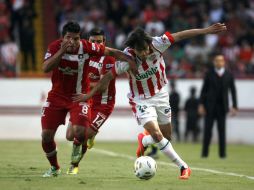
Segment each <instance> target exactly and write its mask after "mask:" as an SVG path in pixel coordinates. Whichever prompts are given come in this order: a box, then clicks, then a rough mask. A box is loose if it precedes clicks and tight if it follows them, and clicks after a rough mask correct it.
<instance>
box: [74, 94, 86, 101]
mask: <svg viewBox="0 0 254 190" xmlns="http://www.w3.org/2000/svg"><path fill="white" fill-rule="evenodd" d="M71 99H72V101H73V102H85V101H86V100H88V99H89V97H88V96H87V94H74V95H73V96H72V97H71Z"/></svg>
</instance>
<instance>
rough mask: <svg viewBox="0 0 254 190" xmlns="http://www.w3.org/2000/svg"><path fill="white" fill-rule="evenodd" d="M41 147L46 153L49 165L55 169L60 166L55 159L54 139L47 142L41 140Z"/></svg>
mask: <svg viewBox="0 0 254 190" xmlns="http://www.w3.org/2000/svg"><path fill="white" fill-rule="evenodd" d="M42 148H43V150H44V152H45V153H46V157H47V159H48V161H49V163H50V165H51V166H54V167H55V168H56V169H59V168H60V166H59V164H58V161H57V150H56V143H55V141H52V142H49V143H43V142H42Z"/></svg>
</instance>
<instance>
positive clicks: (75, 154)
mask: <svg viewBox="0 0 254 190" xmlns="http://www.w3.org/2000/svg"><path fill="white" fill-rule="evenodd" d="M82 157H83V153H82V145H81V144H80V145H75V144H73V146H72V154H71V163H73V164H76V163H79V162H80V160H81V159H82Z"/></svg>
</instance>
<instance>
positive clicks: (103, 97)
mask: <svg viewBox="0 0 254 190" xmlns="http://www.w3.org/2000/svg"><path fill="white" fill-rule="evenodd" d="M114 64H115V58H113V57H111V56H96V57H95V56H94V57H91V58H90V61H89V73H88V77H89V80H90V81H91V82H98V81H99V80H100V79H101V78H102V77H103V75H105V74H106V73H107V72H108V71H109V70H111V68H112V67H113V66H114ZM115 83H116V80H115V79H112V80H111V81H110V83H109V86H108V88H107V89H106V90H105V91H104V92H103V93H96V94H95V95H94V96H93V105H94V106H95V105H110V106H114V104H115V94H116V89H115Z"/></svg>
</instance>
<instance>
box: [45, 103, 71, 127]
mask: <svg viewBox="0 0 254 190" xmlns="http://www.w3.org/2000/svg"><path fill="white" fill-rule="evenodd" d="M67 112H68V110H67V109H65V108H63V107H60V106H57V105H55V104H53V103H49V102H46V103H45V105H44V106H43V108H42V113H41V126H42V130H53V131H56V130H57V128H58V126H59V125H62V124H63V125H64V124H65V117H66V115H67Z"/></svg>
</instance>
